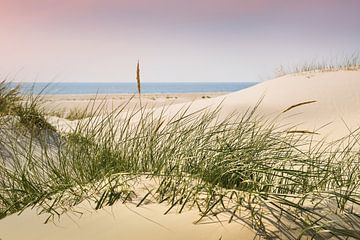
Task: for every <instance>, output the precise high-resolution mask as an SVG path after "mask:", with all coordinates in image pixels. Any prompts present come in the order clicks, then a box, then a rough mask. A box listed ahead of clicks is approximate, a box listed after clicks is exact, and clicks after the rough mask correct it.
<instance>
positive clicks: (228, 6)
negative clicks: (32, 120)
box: [0, 0, 360, 82]
mask: <svg viewBox="0 0 360 240" xmlns="http://www.w3.org/2000/svg"><path fill="white" fill-rule="evenodd" d="M359 10H360V1H358V0H318V1H316V0H313V1H295V0H294V1H292V0H273V1H271V0H252V1H245V0H222V1H210V0H198V1H194V0H193V1H190V0H182V1H180V0H153V1H151V0H147V1H145V0H141V1H131V0H119V1H115V0H107V1H106V0H71V1H70V0H62V1H59V0H37V1H35V0H25V1H24V0H0V54H1V56H2V57H1V58H0V77H5V76H12V77H15V78H16V80H18V81H33V80H37V81H54V78H55V80H56V81H122V82H128V81H133V78H134V69H135V64H136V60H137V59H138V58H140V60H141V65H142V73H143V74H142V75H143V81H148V82H153V81H203V82H206V81H239V82H241V81H261V80H263V79H267V78H269V77H271V76H272V75H273V73H274V71H275V69H276V68H277V67H279V66H280V65H284V66H289V67H291V66H296V65H301V64H303V63H305V62H311V61H313V60H320V61H321V60H323V59H325V60H328V61H332V60H334V59H335V58H336V57H342V56H343V55H350V54H352V53H354V52H359V50H360V45H359V44H358V43H359V42H360V30H359V29H360V14H358V12H359Z"/></svg>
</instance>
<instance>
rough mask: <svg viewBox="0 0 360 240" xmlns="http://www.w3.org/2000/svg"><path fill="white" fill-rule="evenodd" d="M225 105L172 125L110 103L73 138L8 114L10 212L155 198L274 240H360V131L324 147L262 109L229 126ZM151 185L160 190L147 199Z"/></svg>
mask: <svg viewBox="0 0 360 240" xmlns="http://www.w3.org/2000/svg"><path fill="white" fill-rule="evenodd" d="M25 106H31V103H29V104H27V105H25ZM220 107H221V106H220ZM220 107H219V109H216V110H213V111H209V110H203V111H199V112H197V113H189V112H188V110H187V109H182V110H181V111H179V113H178V114H177V115H176V116H173V117H171V118H169V117H167V116H166V111H165V110H164V111H163V112H162V113H161V114H160V115H159V114H154V112H153V111H151V110H147V109H140V110H137V109H133V110H130V111H127V108H126V106H121V107H120V108H119V109H117V110H115V111H113V112H111V113H108V114H106V115H101V114H100V111H101V109H100V108H101V107H99V108H98V109H92V114H91V115H90V116H91V117H90V118H87V119H85V120H83V121H79V122H78V125H77V127H76V128H75V130H73V131H71V132H70V133H66V134H65V133H57V132H56V131H55V130H54V129H53V128H50V129H40V131H39V132H37V134H34V133H33V132H32V131H23V130H20V129H19V128H17V127H16V126H17V125H16V124H17V122H18V120H17V118H13V121H8V120H6V119H5V118H8V119H9V118H11V116H13V115H11V114H6V116H5V117H1V118H0V126H1V127H0V131H1V133H0V134H1V138H0V160H1V163H0V216H1V217H6V216H7V215H9V214H12V213H16V212H21V211H22V210H24V209H26V208H28V207H36V208H38V209H39V211H40V213H43V214H48V216H49V218H48V220H51V219H52V218H53V217H56V216H61V214H63V213H65V212H67V211H71V209H72V208H73V207H74V206H76V205H78V204H80V203H82V202H83V201H85V200H88V201H90V202H91V203H92V206H93V208H94V209H100V208H102V207H104V206H111V205H113V204H122V203H125V202H130V201H136V202H135V203H136V204H137V205H139V206H140V205H142V204H146V203H147V202H148V201H152V202H159V203H167V204H168V206H169V208H168V211H167V212H169V211H177V212H179V213H181V212H183V211H186V210H187V209H189V208H195V209H197V210H198V211H199V214H200V215H199V219H198V221H202V220H204V219H206V218H215V219H216V217H217V216H218V215H219V214H226V215H227V216H228V221H229V222H231V221H242V222H244V223H246V224H249V226H251V227H252V228H254V229H255V230H256V231H257V232H258V234H259V235H261V236H263V237H264V238H283V239H298V238H302V237H309V238H314V239H328V238H330V237H332V238H334V239H349V238H353V239H359V238H360V208H359V206H360V205H359V203H360V152H359V138H360V134H359V133H358V132H354V133H352V134H350V135H349V137H348V138H344V139H342V140H341V141H339V142H337V143H332V144H327V143H325V142H315V141H314V140H312V139H311V135H310V134H306V133H298V132H291V131H288V130H281V129H279V128H277V127H276V125H275V123H274V122H273V121H269V120H266V119H264V118H262V117H261V116H258V115H257V114H256V107H255V108H254V109H249V111H248V112H246V113H243V114H242V115H239V116H235V115H233V116H229V118H227V119H225V120H219V119H218V111H219V110H220ZM119 119H121V121H120V120H119ZM309 136H310V137H309ZM19 139H20V140H21V141H19ZM144 179H146V180H148V181H153V182H155V183H156V184H153V185H152V186H151V187H149V188H148V191H146V192H145V193H141V192H139V189H137V184H136V183H138V182H141V181H144ZM167 212H166V213H167Z"/></svg>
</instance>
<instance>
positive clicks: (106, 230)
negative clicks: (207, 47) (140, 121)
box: [0, 71, 360, 240]
mask: <svg viewBox="0 0 360 240" xmlns="http://www.w3.org/2000/svg"><path fill="white" fill-rule="evenodd" d="M359 89H360V71H336V72H316V73H301V74H294V75H288V76H283V77H280V78H277V79H274V80H270V81H266V82H263V83H260V84H258V85H256V86H253V87H251V88H248V89H245V90H242V91H239V92H235V93H231V94H228V95H226V96H219V97H215V98H211V99H204V100H197V101H195V102H192V103H191V104H190V109H189V111H190V112H191V111H196V110H199V109H202V108H204V107H209V108H215V107H217V106H218V105H219V104H220V103H222V104H221V106H222V108H221V113H220V114H221V116H226V115H227V114H230V113H232V112H237V113H241V112H244V111H246V109H248V108H251V107H253V106H255V105H256V103H257V102H258V101H259V100H260V99H262V102H261V105H260V107H259V114H261V115H265V116H268V117H272V118H274V117H278V120H279V123H281V124H290V125H292V126H294V125H298V126H297V129H306V130H310V131H312V130H315V131H316V132H318V133H319V134H320V136H321V137H327V138H329V139H336V138H339V137H341V136H344V135H346V134H347V133H348V132H349V129H352V130H354V129H356V128H358V126H359V119H360V92H359ZM304 102H308V104H303V105H299V106H298V107H296V108H292V109H289V108H290V107H291V106H294V105H297V104H299V103H304ZM188 105H189V103H179V104H174V105H172V106H170V107H169V108H168V114H175V113H176V112H178V111H179V110H180V109H182V108H184V107H185V106H188ZM287 109H289V110H288V111H287V112H286V113H282V112H283V111H285V110H287ZM157 111H160V109H158V110H157ZM53 121H59V119H53ZM67 124H71V123H67ZM64 126H66V124H65V125H64ZM64 126H63V127H64ZM322 126H325V127H323V128H321V127H322ZM319 128H321V129H319ZM165 210H166V206H164V205H161V204H159V205H155V204H150V205H145V206H142V207H140V208H136V207H135V206H134V205H123V204H121V203H119V204H116V205H115V206H113V207H112V208H110V207H107V208H105V209H102V210H99V211H91V212H86V213H85V214H84V215H83V216H82V217H81V218H80V219H75V222H76V223H75V222H73V221H72V220H71V219H70V218H69V217H68V216H64V218H62V219H61V222H60V223H58V225H57V226H55V225H53V224H47V225H44V224H42V222H43V221H44V218H43V217H42V216H37V214H36V210H30V209H28V210H26V211H25V212H24V213H23V214H21V215H20V216H18V215H12V216H9V217H6V218H5V219H3V220H1V221H0V238H1V239H3V240H12V239H29V240H30V239H84V240H85V239H86V240H90V239H223V240H224V239H252V238H253V237H254V235H255V234H254V232H252V231H251V230H249V229H248V228H246V227H244V226H243V225H242V224H239V223H231V224H227V223H223V224H220V223H211V224H210V223H209V224H198V225H195V224H193V221H195V220H196V219H197V217H198V213H197V212H196V211H195V210H193V211H188V212H186V213H184V214H181V215H177V214H169V215H163V213H164V212H165ZM149 219H151V220H149ZM20 226H21V231H19V230H20Z"/></svg>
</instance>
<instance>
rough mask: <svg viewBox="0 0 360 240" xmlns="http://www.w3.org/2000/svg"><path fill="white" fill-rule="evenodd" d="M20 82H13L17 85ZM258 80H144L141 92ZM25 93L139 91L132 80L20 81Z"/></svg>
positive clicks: (209, 88) (231, 88)
mask: <svg viewBox="0 0 360 240" xmlns="http://www.w3.org/2000/svg"><path fill="white" fill-rule="evenodd" d="M16 84H18V83H11V85H12V86H15V85H16ZM255 84H257V83H256V82H201V83H200V82H191V83H190V82H181V83H180V82H156V83H155V82H152V83H150V82H144V83H142V84H141V93H153V94H155V93H194V92H235V91H239V90H241V89H244V88H248V87H251V86H254V85H255ZM20 85H21V88H20V89H21V92H22V93H23V94H30V93H34V94H52V95H57V94H116V93H129V94H135V93H137V84H136V83H135V82H134V83H130V82H51V83H47V82H35V83H20Z"/></svg>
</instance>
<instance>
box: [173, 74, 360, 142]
mask: <svg viewBox="0 0 360 240" xmlns="http://www.w3.org/2000/svg"><path fill="white" fill-rule="evenodd" d="M359 89H360V71H336V72H317V73H299V74H293V75H287V76H283V77H280V78H276V79H273V80H269V81H265V82H262V83H260V84H257V85H255V86H253V87H250V88H247V89H244V90H241V91H238V92H234V93H231V94H228V95H225V96H219V97H217V98H212V99H205V100H198V101H196V102H193V103H192V104H191V107H190V110H189V112H192V111H196V110H199V109H202V108H204V107H205V106H207V107H209V108H215V107H217V106H219V104H220V103H222V104H221V107H222V109H221V114H220V116H223V117H225V116H227V115H228V114H231V113H233V112H237V113H242V112H244V111H246V110H247V109H248V108H251V107H254V106H256V104H257V103H258V102H259V101H260V100H261V103H260V106H259V109H258V114H259V115H264V116H266V117H268V118H274V117H277V118H278V122H279V124H288V126H295V125H299V126H297V129H299V130H300V129H301V130H309V131H313V130H315V131H316V132H318V133H320V135H321V137H327V138H329V139H336V138H339V137H342V136H344V135H346V134H348V133H349V129H348V128H350V129H351V130H355V129H356V128H358V127H359V126H360V121H359V119H360V91H359ZM308 101H316V102H313V103H309V104H305V105H302V106H299V107H296V108H293V109H291V110H289V111H287V112H286V113H282V112H283V111H284V110H286V109H288V108H289V107H291V106H293V105H296V104H299V103H303V102H308ZM182 108H184V104H177V105H173V106H171V107H170V108H169V112H171V113H176V112H177V111H179V110H180V109H182ZM325 125H326V126H325ZM323 126H324V127H323ZM319 128H321V129H319Z"/></svg>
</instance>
